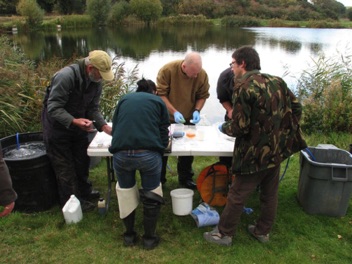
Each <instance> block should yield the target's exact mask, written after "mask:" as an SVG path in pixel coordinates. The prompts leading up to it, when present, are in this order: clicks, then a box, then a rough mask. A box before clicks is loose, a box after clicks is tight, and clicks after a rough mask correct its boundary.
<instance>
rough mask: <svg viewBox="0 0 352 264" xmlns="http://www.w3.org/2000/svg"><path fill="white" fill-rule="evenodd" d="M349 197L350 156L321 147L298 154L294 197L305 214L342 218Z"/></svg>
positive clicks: (327, 147) (351, 168)
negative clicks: (295, 195) (296, 185)
mask: <svg viewBox="0 0 352 264" xmlns="http://www.w3.org/2000/svg"><path fill="white" fill-rule="evenodd" d="M319 146H320V147H319ZM351 193H352V156H351V154H350V153H349V152H347V151H345V150H342V149H338V148H336V147H335V146H332V147H329V146H324V145H322V146H321V145H318V147H316V148H315V147H309V148H308V149H305V150H301V153H300V175H299V182H298V195H297V196H298V201H299V203H300V204H301V206H302V207H303V210H304V211H305V212H307V213H309V214H320V215H326V216H344V215H345V214H346V212H347V208H348V204H349V200H350V197H351Z"/></svg>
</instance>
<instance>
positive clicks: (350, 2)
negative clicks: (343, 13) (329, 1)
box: [336, 0, 352, 6]
mask: <svg viewBox="0 0 352 264" xmlns="http://www.w3.org/2000/svg"><path fill="white" fill-rule="evenodd" d="M336 1H337V2H340V3H341V4H343V5H344V6H352V0H336Z"/></svg>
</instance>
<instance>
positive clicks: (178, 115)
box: [174, 112, 186, 124]
mask: <svg viewBox="0 0 352 264" xmlns="http://www.w3.org/2000/svg"><path fill="white" fill-rule="evenodd" d="M174 119H175V122H176V123H178V124H180V123H185V122H186V120H185V118H184V117H183V115H182V114H181V113H180V112H175V113H174Z"/></svg>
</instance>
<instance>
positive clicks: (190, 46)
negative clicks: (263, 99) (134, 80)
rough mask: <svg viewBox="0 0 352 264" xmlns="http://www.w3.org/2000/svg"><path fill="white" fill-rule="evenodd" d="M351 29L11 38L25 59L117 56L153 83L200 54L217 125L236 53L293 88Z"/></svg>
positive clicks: (203, 29) (125, 31) (133, 31)
mask: <svg viewBox="0 0 352 264" xmlns="http://www.w3.org/2000/svg"><path fill="white" fill-rule="evenodd" d="M351 33H352V30H351V29H309V28H241V29H239V28H224V27H219V26H164V27H151V28H143V27H134V26H126V27H117V28H114V29H106V28H100V29H92V30H91V29H90V30H70V31H68V30H65V29H62V30H61V31H60V32H46V33H31V34H30V35H23V34H20V33H19V34H17V35H13V40H14V41H15V42H16V43H17V45H19V46H20V47H21V48H22V50H23V51H24V52H25V53H26V55H27V56H28V57H29V58H31V59H34V60H36V61H40V60H47V59H49V58H53V57H59V58H64V59H68V58H71V57H72V56H75V57H83V56H86V55H87V54H88V52H89V51H90V50H93V49H103V50H106V51H107V52H108V53H109V54H110V55H111V56H112V57H114V56H115V55H117V56H118V58H119V62H124V63H125V65H126V67H128V68H127V70H129V69H133V68H134V67H135V66H136V64H138V69H139V75H140V77H142V76H144V77H146V78H149V79H152V80H155V78H156V75H157V72H158V70H159V69H160V68H161V67H162V66H163V65H164V64H165V63H167V62H169V61H171V60H174V59H183V58H184V55H185V53H186V52H187V51H190V50H196V51H199V52H200V53H201V55H202V59H203V68H204V69H205V70H206V71H207V73H208V75H209V82H210V86H211V89H210V98H209V99H208V100H207V103H206V105H205V108H204V111H202V113H205V114H206V115H207V116H208V118H209V120H210V121H211V122H212V123H213V122H216V121H220V120H222V118H223V114H224V113H223V109H222V106H221V105H220V104H219V102H218V101H217V98H216V82H217V78H218V76H219V74H220V73H221V72H222V71H223V70H224V69H225V68H226V67H228V64H229V63H230V62H231V55H232V53H233V51H234V50H235V49H236V48H237V47H240V46H242V45H252V46H254V47H255V49H256V50H257V51H258V53H259V55H260V60H261V67H262V72H265V73H270V74H273V75H278V76H281V77H284V79H285V81H286V82H287V83H288V85H289V87H290V88H292V89H295V85H296V83H297V81H298V78H299V76H300V73H301V72H302V71H303V70H306V69H307V68H306V67H309V63H310V62H311V60H312V58H316V57H317V56H318V54H320V53H321V52H323V53H325V54H327V55H329V56H331V55H332V54H333V53H335V52H336V50H340V51H341V52H344V51H345V50H346V49H347V48H346V46H348V43H349V41H350V39H348V36H351Z"/></svg>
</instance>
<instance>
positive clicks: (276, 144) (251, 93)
mask: <svg viewBox="0 0 352 264" xmlns="http://www.w3.org/2000/svg"><path fill="white" fill-rule="evenodd" d="M230 66H231V67H232V70H233V72H234V74H235V76H236V79H235V82H234V83H235V85H234V94H233V98H232V103H233V113H232V120H229V121H227V122H225V123H224V124H222V125H220V126H219V129H220V131H221V132H223V133H225V134H227V135H229V136H232V137H236V142H235V147H234V153H233V161H232V172H233V174H234V175H235V177H236V178H235V181H234V182H233V184H232V185H231V187H230V190H229V193H228V199H227V204H226V206H225V208H224V211H223V212H222V214H221V217H220V221H219V224H218V226H217V227H216V228H215V229H214V230H213V231H211V232H206V233H204V238H205V239H206V240H207V241H209V242H213V243H216V244H220V245H227V246H228V245H231V244H232V237H233V236H234V235H235V232H236V227H237V225H238V224H239V222H240V217H241V214H242V209H243V207H244V204H245V202H246V200H247V198H248V197H249V195H250V194H251V193H252V192H253V191H254V190H255V189H256V187H257V186H258V185H259V186H260V202H261V211H260V215H259V218H258V219H257V221H256V224H255V225H249V226H248V231H249V233H250V234H251V235H252V236H253V237H255V238H256V239H258V240H259V241H260V242H268V241H269V232H270V231H271V229H272V226H273V224H274V220H275V216H276V210H277V203H278V202H277V201H278V186H279V173H280V163H281V162H282V161H283V160H285V159H286V158H288V157H289V156H291V155H292V154H293V153H295V152H298V151H299V150H301V149H304V148H306V147H307V145H306V142H305V141H304V139H303V138H302V134H301V130H300V126H299V120H300V118H301V114H302V106H301V104H300V103H299V102H298V100H297V98H296V97H295V96H294V94H293V93H292V92H291V91H290V89H289V88H288V87H287V85H286V83H285V82H284V81H283V80H282V79H281V78H279V77H276V76H271V75H268V74H262V73H260V72H259V70H260V69H261V67H260V59H259V55H258V53H257V52H256V50H254V49H253V48H251V47H248V46H244V47H241V48H239V49H237V50H236V51H235V52H234V53H233V54H232V63H231V64H230Z"/></svg>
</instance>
